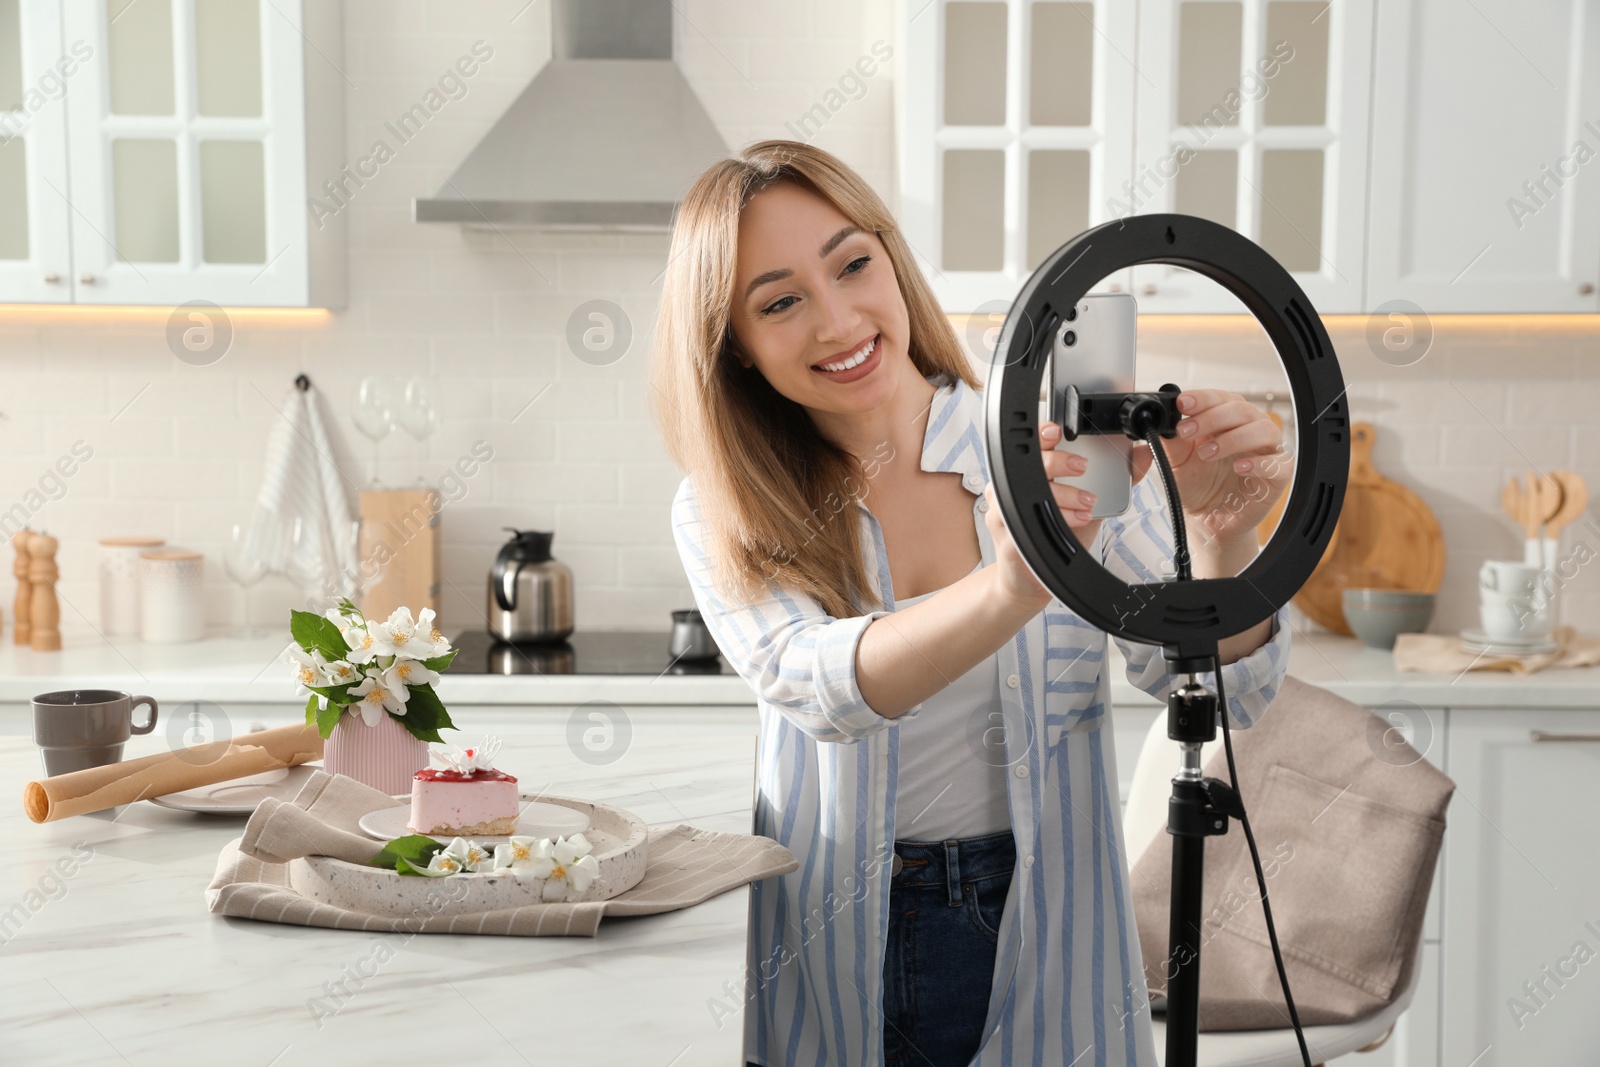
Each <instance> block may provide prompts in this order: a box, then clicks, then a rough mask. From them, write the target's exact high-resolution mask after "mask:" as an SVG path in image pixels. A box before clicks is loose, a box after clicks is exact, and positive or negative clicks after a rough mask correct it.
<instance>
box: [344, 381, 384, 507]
mask: <svg viewBox="0 0 1600 1067" xmlns="http://www.w3.org/2000/svg"><path fill="white" fill-rule="evenodd" d="M352 415H353V418H354V419H355V424H356V429H358V430H360V431H361V433H362V435H363V436H364V437H367V438H370V439H371V441H372V486H373V488H377V485H378V442H380V441H382V440H383V439H384V438H385V437H387V436H389V432H390V431H391V430H393V429H394V408H393V406H391V405H390V403H389V392H388V390H387V389H386V388H385V387H384V384H383V382H382V381H381V380H380V379H378V378H363V379H361V391H360V393H359V394H358V396H357V399H356V408H355V411H354V412H353V413H352Z"/></svg>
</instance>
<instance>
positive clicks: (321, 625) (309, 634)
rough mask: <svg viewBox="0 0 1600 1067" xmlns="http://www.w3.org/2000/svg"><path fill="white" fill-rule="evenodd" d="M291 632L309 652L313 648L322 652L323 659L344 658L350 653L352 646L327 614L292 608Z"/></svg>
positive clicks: (296, 640)
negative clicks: (346, 642) (346, 641)
mask: <svg viewBox="0 0 1600 1067" xmlns="http://www.w3.org/2000/svg"><path fill="white" fill-rule="evenodd" d="M289 633H290V634H291V635H293V637H294V641H295V644H297V645H299V646H300V647H301V648H303V649H305V650H306V651H307V652H310V651H312V650H313V649H315V650H316V651H318V652H321V653H322V658H323V659H326V660H336V659H344V658H345V657H346V656H348V655H349V654H350V646H349V645H347V644H345V640H344V635H343V634H341V633H340V632H339V628H338V627H337V626H335V625H334V624H333V620H332V619H329V618H327V617H326V616H323V615H316V614H313V613H312V612H309V611H295V610H294V609H293V608H291V609H290V610H289Z"/></svg>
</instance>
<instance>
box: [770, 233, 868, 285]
mask: <svg viewBox="0 0 1600 1067" xmlns="http://www.w3.org/2000/svg"><path fill="white" fill-rule="evenodd" d="M860 232H861V227H860V226H846V227H845V228H844V229H842V230H840V231H839V232H838V233H836V234H834V235H833V236H832V237H830V238H828V240H827V243H825V244H824V245H823V246H822V248H821V250H820V251H818V252H817V256H818V257H819V258H826V257H827V255H828V253H829V252H832V251H833V250H834V249H835V248H838V247H839V242H840V241H843V240H844V239H845V238H846V237H849V236H850V235H851V234H853V233H860ZM793 273H794V271H792V270H790V269H789V268H788V267H782V268H780V269H778V270H769V271H767V273H765V274H758V275H756V276H755V277H754V278H752V279H750V284H749V285H747V286H745V290H744V299H746V300H749V299H750V294H752V293H754V292H755V291H756V290H757V289H759V288H761V287H762V286H763V285H766V284H767V283H768V282H777V281H782V280H783V279H785V278H787V277H789V276H790V275H791V274H793Z"/></svg>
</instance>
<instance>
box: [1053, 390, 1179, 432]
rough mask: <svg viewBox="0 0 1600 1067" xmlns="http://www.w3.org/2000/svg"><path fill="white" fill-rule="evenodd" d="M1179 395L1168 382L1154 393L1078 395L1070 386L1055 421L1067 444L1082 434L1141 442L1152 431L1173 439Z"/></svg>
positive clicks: (1176, 424)
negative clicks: (1124, 437) (1118, 436)
mask: <svg viewBox="0 0 1600 1067" xmlns="http://www.w3.org/2000/svg"><path fill="white" fill-rule="evenodd" d="M1180 392H1182V390H1181V389H1179V388H1178V387H1177V386H1176V385H1173V384H1171V383H1170V382H1169V383H1168V384H1166V385H1163V386H1162V387H1161V388H1160V390H1159V391H1157V392H1154V393H1080V392H1078V387H1077V386H1075V385H1069V386H1067V391H1066V395H1065V398H1064V399H1063V400H1062V401H1061V402H1060V407H1061V409H1062V410H1060V411H1058V412H1056V413H1055V419H1054V421H1055V422H1057V423H1059V424H1060V426H1061V436H1062V437H1063V438H1065V439H1066V440H1068V441H1076V440H1077V439H1078V438H1079V436H1080V435H1083V434H1093V435H1100V436H1116V435H1119V434H1122V435H1126V436H1128V437H1131V438H1133V439H1134V440H1135V441H1143V440H1144V439H1145V438H1146V437H1148V436H1149V435H1150V431H1151V430H1152V429H1153V430H1155V431H1156V432H1157V433H1159V434H1160V435H1161V436H1162V437H1176V436H1178V419H1179V418H1180V416H1179V414H1178V394H1179V393H1180Z"/></svg>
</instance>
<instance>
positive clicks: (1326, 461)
mask: <svg viewBox="0 0 1600 1067" xmlns="http://www.w3.org/2000/svg"><path fill="white" fill-rule="evenodd" d="M1143 263H1168V264H1173V265H1176V266H1180V267H1185V268H1187V269H1188V270H1191V271H1194V272H1195V273H1197V274H1201V275H1204V276H1205V277H1207V278H1210V279H1211V280H1212V281H1214V282H1216V283H1218V284H1219V285H1221V286H1222V287H1223V288H1225V289H1227V290H1228V291H1229V292H1231V293H1233V295H1234V296H1236V297H1238V298H1239V300H1240V301H1242V302H1243V303H1244V306H1245V307H1246V308H1248V309H1249V311H1250V312H1251V314H1253V315H1254V316H1255V317H1256V320H1257V321H1258V322H1260V323H1261V325H1262V327H1263V328H1264V329H1265V330H1266V332H1267V336H1268V338H1269V339H1270V340H1271V341H1272V343H1273V346H1274V347H1275V348H1276V349H1277V353H1278V357H1279V359H1280V360H1281V361H1282V362H1283V367H1284V371H1285V373H1286V374H1287V375H1288V379H1289V389H1290V395H1291V397H1292V399H1293V401H1294V409H1295V412H1296V416H1297V417H1296V419H1295V435H1296V441H1297V449H1296V452H1297V459H1296V469H1295V477H1294V480H1293V484H1292V487H1291V489H1290V492H1289V499H1288V502H1287V503H1286V505H1285V507H1284V511H1283V516H1282V518H1281V519H1280V520H1279V522H1278V528H1277V530H1276V531H1275V532H1274V533H1273V535H1272V537H1271V539H1270V540H1269V541H1268V542H1267V544H1266V545H1265V546H1263V548H1262V549H1261V551H1260V553H1259V554H1258V555H1257V556H1256V558H1255V559H1254V561H1252V562H1251V564H1250V565H1249V566H1248V567H1247V568H1245V570H1244V571H1243V572H1242V573H1240V574H1238V575H1235V576H1233V577H1228V578H1202V579H1191V580H1181V581H1163V582H1148V583H1140V584H1134V585H1130V584H1128V583H1125V582H1123V581H1122V580H1121V579H1120V578H1118V577H1117V576H1116V575H1114V574H1112V573H1111V572H1110V571H1108V570H1107V569H1106V568H1105V567H1104V566H1102V565H1101V563H1100V561H1099V560H1098V559H1095V558H1094V556H1093V553H1091V552H1088V551H1086V550H1085V546H1084V545H1083V544H1082V543H1081V542H1079V541H1078V539H1077V537H1076V535H1074V534H1073V532H1072V530H1071V529H1070V528H1069V527H1068V526H1067V524H1066V522H1065V521H1064V520H1063V519H1062V517H1061V510H1060V508H1059V506H1058V505H1057V504H1056V502H1055V497H1054V495H1053V494H1052V493H1051V490H1050V481H1049V479H1048V478H1046V476H1045V473H1044V466H1043V460H1042V457H1041V454H1040V452H1041V448H1042V446H1041V444H1040V441H1039V396H1040V382H1041V378H1042V377H1043V374H1044V368H1045V365H1046V356H1047V354H1048V353H1049V352H1050V350H1051V346H1052V344H1053V343H1054V335H1055V333H1056V332H1057V330H1058V329H1059V328H1060V326H1061V325H1062V324H1063V323H1064V322H1067V321H1071V309H1075V308H1076V307H1077V305H1078V301H1079V300H1080V299H1082V298H1083V296H1084V295H1085V294H1086V293H1087V292H1088V291H1089V287H1090V286H1091V285H1094V284H1096V283H1097V282H1099V281H1100V280H1101V279H1103V278H1106V277H1107V276H1109V275H1111V274H1112V273H1113V272H1115V271H1119V270H1122V269H1124V268H1126V267H1132V266H1137V265H1139V264H1143ZM985 396H986V402H987V407H986V409H985V418H986V427H985V444H986V447H987V449H988V455H989V460H990V462H989V473H990V478H991V480H992V481H993V483H994V488H995V499H996V501H997V502H998V504H999V506H1000V511H1001V514H1002V516H1003V517H1004V518H1005V523H1006V528H1007V530H1008V531H1009V532H1010V534H1011V538H1012V540H1013V541H1014V542H1015V543H1016V546H1017V550H1018V552H1019V553H1020V554H1021V555H1022V558H1023V559H1024V560H1025V561H1026V562H1027V564H1028V566H1029V568H1030V569H1031V570H1032V571H1033V573H1034V574H1035V575H1036V576H1037V577H1038V579H1039V580H1040V582H1042V583H1043V584H1044V585H1045V586H1046V587H1047V588H1049V589H1050V590H1051V591H1052V592H1053V593H1055V594H1056V595H1057V596H1058V597H1059V598H1060V599H1061V600H1062V602H1063V603H1065V604H1067V605H1068V606H1069V607H1071V608H1072V609H1073V610H1074V611H1076V612H1077V613H1078V614H1079V615H1080V616H1081V617H1082V618H1084V619H1085V620H1087V621H1088V622H1090V623H1093V624H1094V625H1095V626H1097V627H1099V628H1100V629H1102V630H1104V631H1106V633H1108V634H1112V635H1117V636H1121V637H1124V638H1127V639H1129V640H1133V641H1138V642H1141V643H1144V644H1153V645H1160V646H1161V647H1162V653H1163V655H1164V656H1165V658H1166V659H1167V660H1168V662H1169V664H1170V666H1171V671H1172V673H1175V674H1177V673H1187V674H1188V675H1189V679H1190V684H1189V685H1187V686H1184V687H1183V688H1181V689H1179V690H1177V691H1175V692H1174V693H1173V694H1171V695H1170V696H1169V698H1168V728H1167V735H1168V737H1170V738H1172V739H1173V740H1176V741H1179V742H1181V743H1182V746H1183V749H1184V767H1183V770H1181V771H1180V772H1179V773H1178V776H1177V777H1175V778H1174V779H1173V797H1172V802H1171V804H1170V805H1169V809H1168V831H1169V832H1170V833H1172V834H1173V867H1172V875H1173V876H1172V912H1171V936H1170V938H1169V941H1168V948H1169V951H1170V952H1171V956H1170V957H1169V968H1168V974H1169V985H1168V998H1167V1002H1168V1003H1167V1056H1166V1064H1167V1067H1193V1065H1194V1063H1195V1058H1196V1045H1197V1043H1198V1019H1199V999H1200V987H1199V973H1200V958H1199V939H1198V937H1197V936H1196V935H1198V933H1199V931H1200V929H1201V925H1200V920H1201V884H1202V883H1201V874H1202V870H1203V861H1204V848H1205V838H1206V837H1207V836H1215V835H1217V834H1220V833H1225V832H1226V827H1227V818H1228V817H1229V816H1234V817H1238V818H1240V819H1241V820H1243V819H1244V808H1243V804H1242V802H1241V801H1240V800H1239V798H1238V795H1237V793H1236V792H1235V791H1234V790H1233V789H1232V788H1230V787H1229V785H1228V784H1227V783H1225V782H1221V781H1220V780H1218V779H1202V778H1201V776H1200V759H1199V753H1200V749H1201V746H1202V745H1203V744H1204V743H1205V742H1206V741H1209V740H1212V739H1214V738H1215V736H1216V726H1217V720H1218V718H1220V716H1218V715H1217V713H1216V708H1217V698H1216V696H1215V695H1212V694H1209V693H1207V692H1206V691H1205V690H1204V689H1203V688H1202V687H1200V686H1199V685H1198V684H1197V683H1196V680H1195V675H1196V674H1197V673H1199V672H1201V671H1208V670H1212V669H1213V667H1214V666H1215V667H1218V668H1220V666H1221V663H1220V660H1218V659H1214V657H1216V656H1217V650H1218V644H1219V642H1220V641H1221V640H1223V639H1224V638H1227V637H1230V636H1232V635H1234V634H1237V633H1240V632H1242V631H1245V630H1248V629H1249V628H1250V627H1251V626H1254V625H1255V624H1256V623H1258V622H1260V621H1262V620H1263V619H1266V618H1268V617H1269V616H1271V615H1272V614H1273V613H1274V612H1276V611H1277V610H1278V609H1279V608H1280V607H1282V606H1283V605H1284V604H1286V603H1288V602H1289V600H1290V599H1291V598H1292V597H1293V596H1294V594H1295V593H1297V592H1299V590H1300V588H1301V586H1303V585H1304V584H1305V582H1306V579H1307V578H1309V577H1310V576H1311V572H1312V571H1313V570H1314V569H1315V568H1316V566H1317V564H1318V563H1319V562H1320V561H1321V559H1322V555H1323V552H1324V551H1325V550H1326V549H1327V547H1328V543H1329V541H1330V540H1331V539H1332V537H1333V530H1334V525H1335V523H1336V522H1337V521H1338V518H1339V512H1340V509H1341V507H1342V506H1343V503H1344V493H1345V484H1346V481H1347V479H1348V476H1349V469H1350V417H1349V412H1348V410H1347V405H1346V400H1345V387H1344V377H1343V375H1342V374H1341V373H1340V371H1339V361H1338V358H1337V356H1336V355H1335V353H1334V349H1333V343H1332V342H1331V341H1330V340H1329V339H1328V334H1327V331H1326V330H1325V329H1324V328H1323V325H1322V321H1321V319H1320V318H1319V317H1318V316H1317V312H1316V309H1315V308H1313V307H1312V305H1311V301H1310V300H1309V299H1307V297H1306V294H1305V292H1304V290H1302V289H1301V288H1300V286H1299V285H1298V284H1297V283H1296V282H1295V280H1294V279H1293V278H1292V277H1291V276H1290V275H1289V272H1288V271H1286V270H1284V268H1283V267H1282V266H1281V265H1280V264H1279V263H1278V262H1277V261H1276V260H1275V259H1273V258H1272V257H1271V256H1270V255H1268V254H1267V252H1266V251H1265V250H1264V249H1262V248H1261V247H1260V246H1259V245H1257V244H1256V243H1255V242H1253V241H1251V240H1249V239H1248V238H1246V237H1244V236H1242V235H1241V234H1239V233H1237V232H1235V231H1233V230H1231V229H1229V228H1227V227H1225V226H1221V225H1218V224H1217V223H1214V222H1211V221H1209V220H1206V219H1201V218H1196V217H1194V216H1190V215H1136V216H1132V217H1129V218H1126V219H1122V220H1120V221H1115V222H1108V223H1105V224H1103V225H1100V226H1096V227H1095V228H1093V229H1091V230H1085V231H1084V232H1083V233H1081V234H1079V235H1078V236H1077V237H1075V238H1073V239H1072V240H1070V241H1068V242H1067V243H1066V244H1064V245H1062V246H1061V247H1060V248H1058V249H1057V250H1056V251H1055V253H1054V254H1053V255H1051V256H1050V257H1049V258H1048V259H1047V260H1045V262H1044V263H1043V264H1041V265H1040V266H1039V268H1038V269H1037V270H1035V271H1034V273H1033V276H1032V277H1030V278H1029V279H1028V281H1027V283H1026V284H1025V285H1024V286H1023V287H1022V291H1021V292H1020V293H1019V294H1018V296H1017V299H1016V301H1015V302H1014V303H1013V304H1012V307H1011V311H1010V313H1009V314H1008V315H1007V316H1006V321H1005V325H1004V326H1003V327H1002V328H1001V331H1000V338H999V341H998V342H997V343H996V345H995V359H994V363H993V365H992V367H991V369H990V373H989V382H988V385H987V388H986V394H985ZM1168 436H1170V435H1168ZM1151 473H1152V475H1156V476H1159V472H1158V471H1156V470H1155V469H1154V467H1153V468H1152V471H1151ZM1172 492H1173V493H1174V494H1175V492H1176V490H1175V489H1173V490H1172ZM1174 547H1176V546H1174ZM1217 674H1218V676H1219V677H1218V682H1219V683H1220V674H1221V672H1220V669H1219V670H1218V671H1217ZM1223 728H1224V733H1225V736H1226V728H1227V723H1226V720H1225V719H1224V720H1223ZM1228 759H1229V767H1230V770H1231V769H1232V763H1233V757H1232V749H1231V746H1230V748H1229V752H1228ZM1245 833H1246V836H1247V837H1248V836H1249V833H1250V831H1249V824H1248V822H1246V823H1245ZM1251 845H1252V853H1254V843H1253V840H1252V842H1251ZM1257 863H1258V867H1257V873H1258V879H1259V878H1260V873H1259V859H1258V860H1257ZM1262 890H1263V892H1262V903H1263V907H1264V908H1266V909H1267V922H1268V928H1269V932H1270V931H1271V911H1270V907H1269V906H1268V905H1267V902H1266V893H1265V886H1264V885H1263V886H1262ZM1190 942H1193V944H1192V946H1191V945H1190V944H1189V943H1190ZM1180 945H1182V946H1183V947H1184V949H1185V953H1186V958H1183V959H1179V958H1178V956H1179V952H1178V946H1180ZM1273 949H1274V953H1275V954H1277V953H1278V949H1277V938H1276V935H1275V934H1274V936H1273ZM1279 976H1280V979H1281V980H1282V981H1283V985H1284V992H1285V998H1286V999H1287V1000H1288V1003H1289V1007H1290V1011H1291V1014H1292V1015H1293V1016H1294V1021H1295V1027H1296V1031H1297V1036H1298V1037H1299V1038H1300V1040H1301V1050H1302V1054H1303V1055H1305V1054H1306V1053H1305V1045H1304V1037H1303V1035H1300V1034H1299V1033H1298V1031H1299V1017H1298V1013H1295V1012H1294V1004H1293V1000H1292V998H1290V997H1289V995H1288V981H1287V975H1286V974H1285V973H1284V971H1283V969H1282V961H1281V956H1280V959H1279Z"/></svg>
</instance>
